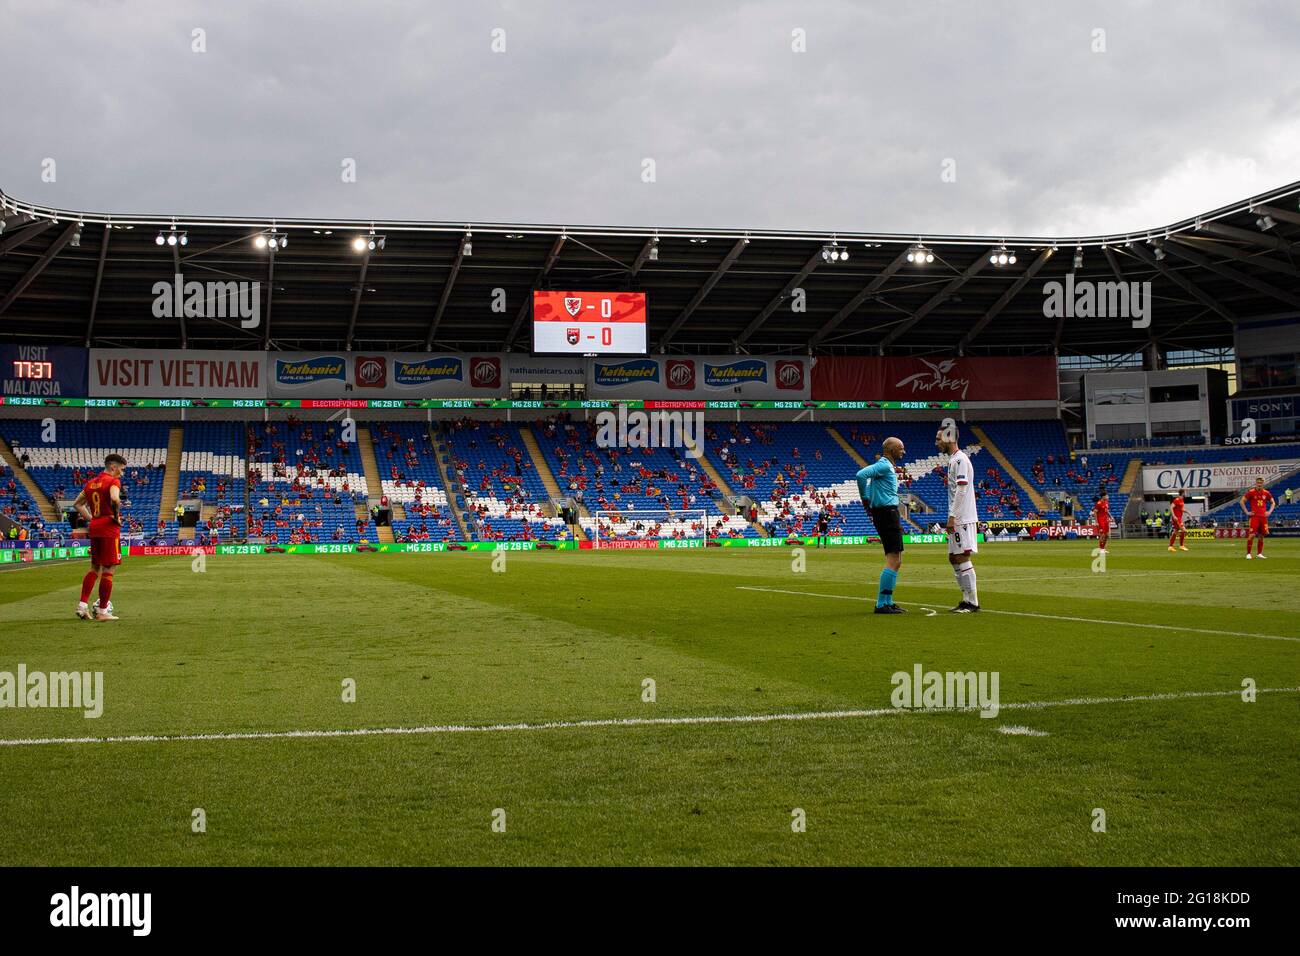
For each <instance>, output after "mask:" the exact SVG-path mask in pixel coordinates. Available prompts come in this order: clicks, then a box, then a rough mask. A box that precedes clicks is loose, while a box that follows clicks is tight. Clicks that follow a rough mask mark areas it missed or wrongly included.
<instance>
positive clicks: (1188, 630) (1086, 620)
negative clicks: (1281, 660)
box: [736, 584, 1300, 644]
mask: <svg viewBox="0 0 1300 956" xmlns="http://www.w3.org/2000/svg"><path fill="white" fill-rule="evenodd" d="M736 590H738V591H762V592H764V593H767V594H797V595H799V596H800V597H818V598H830V599H832V600H835V601H870V602H871V603H872V604H875V603H876V599H875V598H870V597H861V596H859V595H856V594H820V593H818V592H816V591H788V590H785V589H784V588H759V587H752V586H750V585H746V584H737V585H736ZM894 603H895V604H911V605H914V606H916V607H924V606H925V605H922V604H921V603H919V602H917V601H895V602H894ZM980 613H981V614H1009V615H1011V616H1012V617H1037V618H1043V619H1044V620H1048V621H1074V622H1075V623H1077V624H1110V625H1113V626H1115V627H1144V628H1149V629H1152V630H1157V631H1179V632H1181V633H1185V634H1213V635H1215V636H1217V637H1257V638H1259V639H1260V640H1263V641H1291V642H1293V643H1296V644H1300V637H1285V636H1283V635H1281V634H1256V633H1255V632H1254V631H1214V630H1210V629H1209V628H1205V627H1176V626H1175V625H1173V624H1145V623H1143V622H1141V621H1107V620H1104V619H1102V618H1098V617H1066V616H1065V615H1062V614H1036V613H1034V612H1033V611H1002V610H996V609H993V608H981V610H980Z"/></svg>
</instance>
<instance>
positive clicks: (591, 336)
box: [533, 290, 646, 355]
mask: <svg viewBox="0 0 1300 956" xmlns="http://www.w3.org/2000/svg"><path fill="white" fill-rule="evenodd" d="M533 352H535V353H537V354H539V355H557V354H558V355H645V354H646V299H645V293H644V292H555V291H550V290H546V291H541V290H538V291H534V292H533Z"/></svg>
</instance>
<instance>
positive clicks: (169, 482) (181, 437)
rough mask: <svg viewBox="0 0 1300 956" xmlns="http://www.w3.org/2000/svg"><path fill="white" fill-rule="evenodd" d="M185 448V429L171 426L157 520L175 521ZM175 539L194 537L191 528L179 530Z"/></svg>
mask: <svg viewBox="0 0 1300 956" xmlns="http://www.w3.org/2000/svg"><path fill="white" fill-rule="evenodd" d="M184 448H185V427H184V426H183V425H173V426H172V427H171V429H170V430H169V431H168V432H167V468H166V470H165V471H164V472H163V485H162V499H161V500H160V501H159V502H158V520H159V521H175V520H176V502H177V501H178V500H179V499H180V490H181V452H182V451H183V450H184ZM147 530H152V529H147ZM176 537H177V538H179V539H180V540H182V541H188V540H191V539H193V537H194V529H193V528H181V529H180V530H179V531H178V532H177V534H176Z"/></svg>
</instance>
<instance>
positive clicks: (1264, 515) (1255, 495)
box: [1241, 478, 1277, 561]
mask: <svg viewBox="0 0 1300 956" xmlns="http://www.w3.org/2000/svg"><path fill="white" fill-rule="evenodd" d="M1276 507H1277V499H1276V498H1274V497H1273V493H1272V492H1271V491H1269V490H1268V489H1267V488H1265V487H1264V479H1263V478H1256V479H1255V487H1254V488H1251V489H1250V490H1249V491H1247V492H1246V493H1245V494H1244V495H1242V496H1241V510H1242V511H1244V512H1246V513H1247V514H1248V515H1250V527H1249V528H1248V529H1247V531H1246V560H1247V561H1249V560H1250V542H1251V539H1252V538H1253V539H1254V540H1256V541H1258V542H1259V544H1258V545H1256V546H1255V554H1256V555H1258V556H1259V557H1260V558H1263V557H1264V536H1265V535H1267V534H1268V516H1269V515H1271V514H1272V513H1273V509H1274V508H1276Z"/></svg>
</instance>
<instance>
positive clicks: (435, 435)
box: [428, 425, 469, 541]
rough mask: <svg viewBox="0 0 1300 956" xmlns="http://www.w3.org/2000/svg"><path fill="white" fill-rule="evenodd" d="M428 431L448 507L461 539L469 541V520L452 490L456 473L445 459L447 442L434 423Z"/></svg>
mask: <svg viewBox="0 0 1300 956" xmlns="http://www.w3.org/2000/svg"><path fill="white" fill-rule="evenodd" d="M428 431H429V441H431V442H432V443H433V454H434V458H435V459H436V460H437V462H438V474H439V475H441V476H442V490H443V491H445V492H446V493H447V509H448V510H449V511H451V516H452V517H453V518H455V519H456V527H457V529H458V530H459V531H460V540H461V541H468V540H469V522H468V521H467V520H466V518H465V512H464V511H462V510H461V509H460V508H459V507H458V506H457V505H456V495H455V494H454V493H453V492H452V490H451V486H452V483H453V481H454V480H455V474H454V473H453V472H452V470H451V468H450V467H449V466H448V465H447V464H446V463H445V462H444V461H443V458H446V457H447V456H448V451H447V443H446V442H445V441H443V440H442V435H441V434H440V433H439V432H438V429H437V428H435V427H434V426H433V425H429V429H428Z"/></svg>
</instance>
